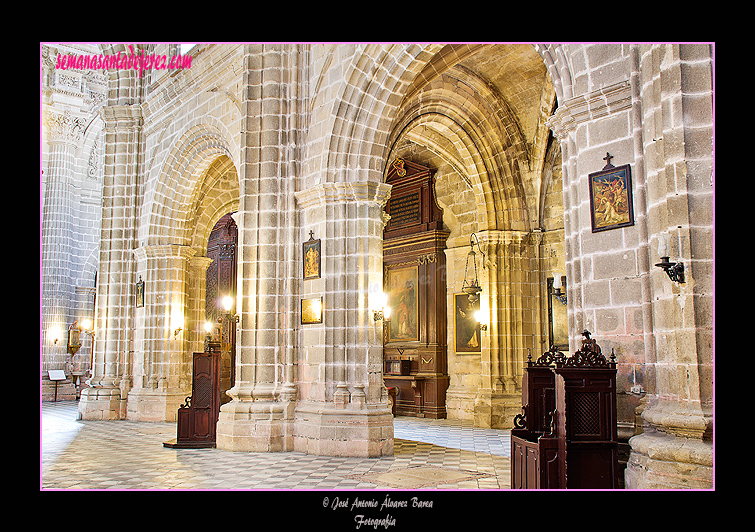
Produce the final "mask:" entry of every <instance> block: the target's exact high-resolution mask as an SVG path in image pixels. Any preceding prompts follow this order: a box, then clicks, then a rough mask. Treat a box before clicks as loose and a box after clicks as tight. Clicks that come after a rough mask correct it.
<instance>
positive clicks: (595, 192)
mask: <svg viewBox="0 0 755 532" xmlns="http://www.w3.org/2000/svg"><path fill="white" fill-rule="evenodd" d="M589 184H590V217H591V219H592V232H593V233H597V232H599V231H608V230H609V229H618V228H619V227H628V226H631V225H634V209H633V207H632V172H631V169H630V167H629V165H628V164H625V165H624V166H612V165H611V166H606V168H604V169H603V170H601V171H600V172H594V173H592V174H590V176H589Z"/></svg>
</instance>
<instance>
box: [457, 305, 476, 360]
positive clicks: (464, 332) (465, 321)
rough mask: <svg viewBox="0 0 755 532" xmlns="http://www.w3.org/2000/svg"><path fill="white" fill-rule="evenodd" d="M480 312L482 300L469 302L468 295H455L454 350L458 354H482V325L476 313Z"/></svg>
mask: <svg viewBox="0 0 755 532" xmlns="http://www.w3.org/2000/svg"><path fill="white" fill-rule="evenodd" d="M478 310H480V300H479V299H478V300H477V301H475V302H474V303H471V302H470V301H469V296H468V295H467V294H454V350H455V352H456V353H461V354H464V353H481V352H482V342H481V341H480V340H481V337H480V324H479V323H478V322H477V320H476V319H475V312H477V311H478Z"/></svg>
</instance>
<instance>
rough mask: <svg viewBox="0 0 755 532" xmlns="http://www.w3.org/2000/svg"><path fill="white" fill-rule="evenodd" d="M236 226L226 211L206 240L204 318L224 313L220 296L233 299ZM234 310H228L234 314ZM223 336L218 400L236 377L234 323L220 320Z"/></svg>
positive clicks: (224, 396)
mask: <svg viewBox="0 0 755 532" xmlns="http://www.w3.org/2000/svg"><path fill="white" fill-rule="evenodd" d="M237 243H238V228H237V227H236V222H234V220H233V218H232V217H231V215H230V214H226V215H225V216H223V217H222V218H221V219H220V220H218V223H216V224H215V227H213V229H212V232H211V233H210V238H209V241H208V243H207V256H208V257H209V258H211V259H212V264H210V266H209V267H208V268H207V292H206V299H205V319H206V320H207V321H211V322H213V323H217V320H218V318H219V317H220V318H221V319H222V317H223V315H224V314H225V310H224V309H223V298H224V297H225V296H230V297H231V298H232V299H233V301H234V305H235V302H236V254H237V251H236V250H237ZM235 311H236V309H235V308H233V309H231V312H234V313H235ZM221 323H222V326H223V338H222V339H221V346H222V347H221V360H220V390H221V393H220V399H221V403H226V402H228V401H230V397H228V395H227V394H226V393H225V392H226V391H227V390H229V389H230V388H231V386H233V382H234V380H235V378H236V376H235V372H236V325H235V323H233V322H231V323H229V322H228V320H227V319H222V322H221Z"/></svg>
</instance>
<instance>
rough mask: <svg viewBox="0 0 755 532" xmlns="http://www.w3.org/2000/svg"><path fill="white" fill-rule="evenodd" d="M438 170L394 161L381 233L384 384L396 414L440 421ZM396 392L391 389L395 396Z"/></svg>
mask: <svg viewBox="0 0 755 532" xmlns="http://www.w3.org/2000/svg"><path fill="white" fill-rule="evenodd" d="M434 174H435V170H433V169H430V168H427V167H425V166H422V165H419V164H416V163H413V162H410V161H405V160H403V159H396V160H395V161H393V163H392V164H391V167H390V170H389V172H388V175H387V178H386V182H387V183H388V184H390V185H392V189H391V197H390V200H389V201H388V203H387V205H386V213H387V214H389V215H390V219H389V221H388V223H387V225H386V227H385V230H384V233H383V271H384V282H385V287H384V289H385V292H386V293H387V294H388V304H389V306H390V307H391V316H390V318H389V319H388V320H385V321H384V323H383V325H384V331H383V332H384V348H383V357H384V365H385V368H384V370H385V371H384V376H385V384H386V386H387V387H388V388H389V389H391V388H393V389H395V395H396V398H395V412H396V415H405V416H415V417H428V418H434V419H439V418H445V417H446V390H447V388H448V369H447V353H446V349H447V347H446V336H447V332H446V255H445V252H444V249H445V247H446V240H447V239H448V235H449V232H448V231H446V230H444V229H443V211H442V209H441V208H440V207H439V206H438V204H437V202H436V199H435V187H434V180H435V178H434ZM392 391H393V390H392Z"/></svg>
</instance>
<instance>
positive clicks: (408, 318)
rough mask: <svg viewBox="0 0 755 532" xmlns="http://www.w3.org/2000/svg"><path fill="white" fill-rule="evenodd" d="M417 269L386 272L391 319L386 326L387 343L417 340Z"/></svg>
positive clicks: (410, 268) (415, 267) (409, 268)
mask: <svg viewBox="0 0 755 532" xmlns="http://www.w3.org/2000/svg"><path fill="white" fill-rule="evenodd" d="M418 278H419V267H418V266H410V267H408V268H396V269H390V270H388V290H387V292H388V304H389V305H390V307H391V319H390V320H389V325H388V341H390V342H395V341H397V340H399V341H407V342H414V341H418V340H419V304H418V295H417V293H418V292H417V288H418V282H417V281H418Z"/></svg>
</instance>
